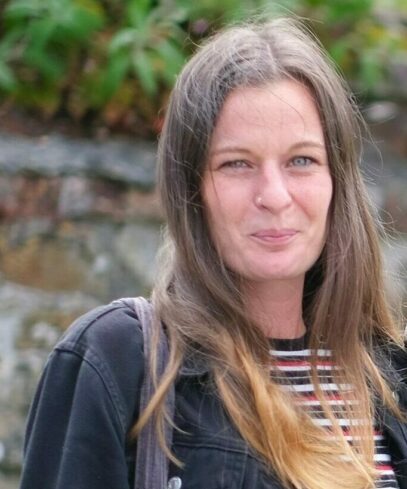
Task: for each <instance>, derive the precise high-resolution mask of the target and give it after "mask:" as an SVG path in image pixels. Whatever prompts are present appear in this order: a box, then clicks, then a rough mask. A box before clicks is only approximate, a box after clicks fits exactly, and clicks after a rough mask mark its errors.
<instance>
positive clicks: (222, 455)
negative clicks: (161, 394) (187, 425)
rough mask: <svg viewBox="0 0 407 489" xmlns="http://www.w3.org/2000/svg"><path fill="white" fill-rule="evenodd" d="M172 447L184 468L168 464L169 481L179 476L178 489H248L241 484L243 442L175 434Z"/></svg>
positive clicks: (243, 475)
mask: <svg viewBox="0 0 407 489" xmlns="http://www.w3.org/2000/svg"><path fill="white" fill-rule="evenodd" d="M172 448H173V452H174V454H175V455H176V456H177V458H178V459H179V460H180V461H181V462H182V463H183V467H182V468H179V467H177V466H175V465H173V464H171V466H170V472H169V481H171V480H174V477H178V478H179V479H180V480H181V483H182V485H181V486H180V489H248V487H247V488H246V486H245V485H244V481H245V479H247V477H246V465H247V460H248V449H247V447H246V446H245V444H244V443H242V442H239V441H236V440H234V439H232V438H227V437H224V438H221V437H213V438H211V437H196V436H194V437H189V436H188V435H180V434H177V435H176V436H175V437H174V441H173V447H172ZM170 485H171V484H170ZM170 485H169V487H170ZM178 485H179V482H178ZM251 487H253V486H251Z"/></svg>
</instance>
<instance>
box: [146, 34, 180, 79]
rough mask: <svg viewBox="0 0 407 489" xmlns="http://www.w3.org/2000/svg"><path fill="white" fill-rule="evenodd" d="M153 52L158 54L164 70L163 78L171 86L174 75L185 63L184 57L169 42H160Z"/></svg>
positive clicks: (178, 49) (177, 48) (176, 47)
mask: <svg viewBox="0 0 407 489" xmlns="http://www.w3.org/2000/svg"><path fill="white" fill-rule="evenodd" d="M154 50H155V51H156V52H157V53H158V54H159V56H160V57H161V59H162V61H163V62H164V63H163V64H164V66H165V69H164V70H163V77H164V79H165V80H166V82H167V83H168V84H169V85H170V86H171V85H173V83H174V78H175V75H177V74H178V73H179V71H180V70H181V68H182V66H183V64H184V63H185V55H184V53H183V51H182V50H181V48H180V47H178V46H176V45H175V44H173V43H172V42H171V41H169V40H165V41H162V42H160V43H159V44H158V45H157V46H155V47H154Z"/></svg>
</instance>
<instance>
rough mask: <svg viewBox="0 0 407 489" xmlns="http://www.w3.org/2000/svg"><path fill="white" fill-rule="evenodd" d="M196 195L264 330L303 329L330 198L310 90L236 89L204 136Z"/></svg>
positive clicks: (292, 84) (288, 84) (285, 86)
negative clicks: (308, 281) (308, 280)
mask: <svg viewBox="0 0 407 489" xmlns="http://www.w3.org/2000/svg"><path fill="white" fill-rule="evenodd" d="M202 195H203V200H204V204H205V209H206V214H207V219H208V223H209V229H210V232H211V235H212V239H213V240H214V242H215V244H216V246H217V248H218V251H219V253H220V255H221V256H222V258H223V260H224V261H225V263H226V265H227V266H228V267H229V268H230V269H232V270H234V271H235V272H237V273H238V274H239V275H240V276H241V277H242V279H243V284H244V291H245V292H246V295H247V304H248V311H249V313H250V314H251V315H252V317H253V318H254V320H255V321H256V322H257V323H258V324H259V326H260V327H262V328H263V330H264V331H265V333H266V334H267V335H268V336H270V337H274V338H294V337H297V336H300V335H301V334H303V333H304V331H305V327H304V323H303V320H302V308H301V303H302V294H303V287H304V279H305V273H306V272H307V270H309V269H310V268H311V267H312V265H313V264H314V263H315V261H316V260H317V259H318V257H319V256H320V254H321V251H322V249H323V246H324V243H325V239H326V230H327V221H328V215H329V207H330V202H331V199H332V178H331V174H330V169H329V164H328V158H327V152H326V148H325V142H324V134H323V129H322V125H321V121H320V118H319V114H318V111H317V108H316V105H315V102H314V100H313V98H312V95H311V93H310V92H309V90H308V89H307V88H306V87H304V86H303V85H301V84H300V83H299V82H296V81H292V80H283V81H280V82H276V83H273V84H269V85H266V86H263V87H260V88H239V89H237V90H235V91H234V92H232V93H231V94H230V95H229V96H228V98H227V99H226V101H225V104H224V106H223V108H222V110H221V112H220V115H219V118H218V121H217V124H216V127H215V129H214V132H213V134H212V138H211V143H210V148H209V157H208V162H207V166H206V170H205V172H204V175H203V182H202Z"/></svg>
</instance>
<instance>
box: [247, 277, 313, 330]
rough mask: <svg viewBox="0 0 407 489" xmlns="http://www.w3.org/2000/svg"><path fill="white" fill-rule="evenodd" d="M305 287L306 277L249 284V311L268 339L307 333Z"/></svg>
mask: <svg viewBox="0 0 407 489" xmlns="http://www.w3.org/2000/svg"><path fill="white" fill-rule="evenodd" d="M303 289H304V279H303V278H298V279H294V280H290V281H286V280H285V281H283V280H281V281H275V282H273V283H259V282H256V283H250V284H248V285H247V287H246V300H247V302H246V304H247V309H248V312H249V314H250V317H251V318H252V319H253V320H254V321H255V323H256V324H257V325H258V326H259V327H260V328H261V329H262V330H263V332H264V334H265V335H266V336H267V337H268V338H276V339H277V338H286V339H292V338H299V337H300V336H302V335H303V334H305V324H304V320H303V317H302V295H303Z"/></svg>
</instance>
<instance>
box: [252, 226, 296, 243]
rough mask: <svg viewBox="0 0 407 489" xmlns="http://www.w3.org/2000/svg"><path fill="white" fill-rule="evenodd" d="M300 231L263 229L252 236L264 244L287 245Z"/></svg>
mask: <svg viewBox="0 0 407 489" xmlns="http://www.w3.org/2000/svg"><path fill="white" fill-rule="evenodd" d="M297 234H298V231H297V230H296V229H261V230H259V231H256V232H255V233H252V234H251V235H250V236H251V237H252V238H254V239H256V240H258V241H261V242H264V243H286V242H289V241H291V240H292V239H293V238H294V237H295V236H296V235H297Z"/></svg>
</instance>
